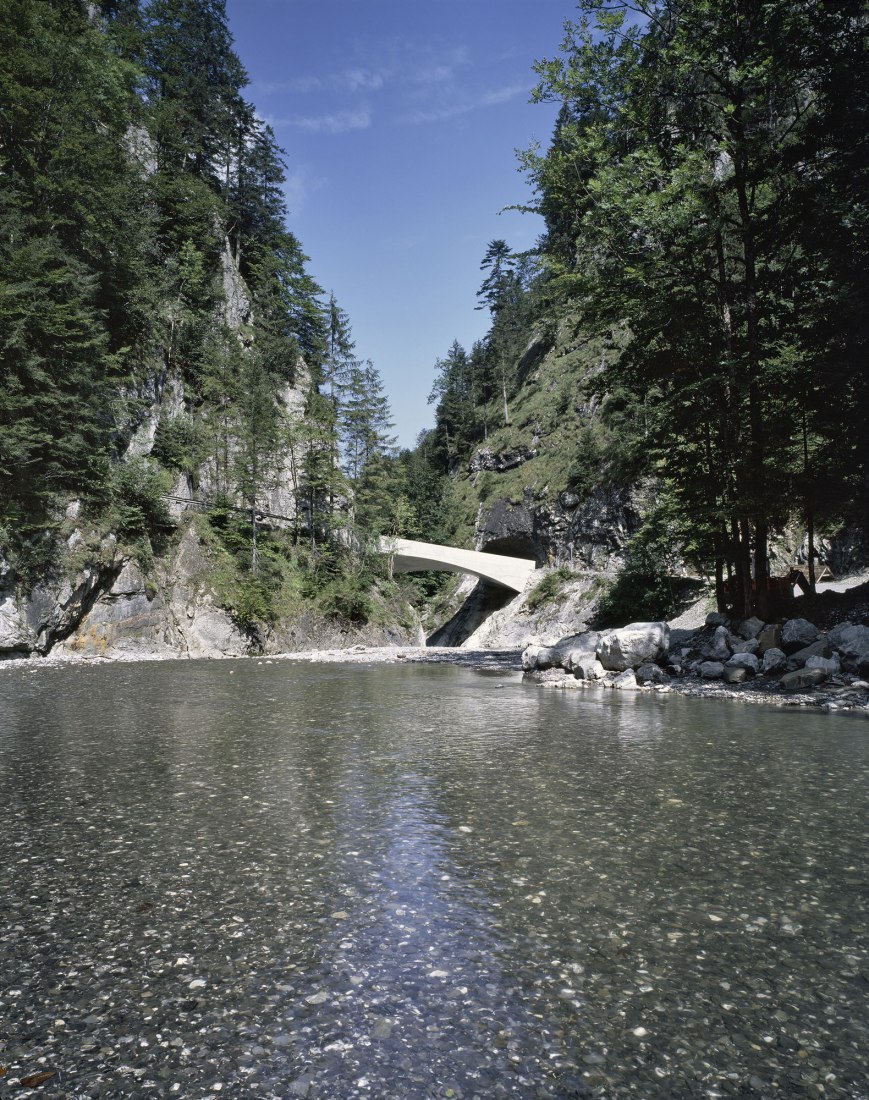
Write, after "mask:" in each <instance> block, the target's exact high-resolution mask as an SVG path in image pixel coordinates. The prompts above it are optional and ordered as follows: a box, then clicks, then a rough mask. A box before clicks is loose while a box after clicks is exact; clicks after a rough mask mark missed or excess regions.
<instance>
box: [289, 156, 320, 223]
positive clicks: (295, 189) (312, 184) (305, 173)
mask: <svg viewBox="0 0 869 1100" xmlns="http://www.w3.org/2000/svg"><path fill="white" fill-rule="evenodd" d="M322 186H323V181H322V180H321V179H317V178H315V177H313V176H312V175H311V172H310V170H309V169H308V168H307V167H306V166H305V165H299V167H297V168H294V169H293V171H292V172H290V173H289V175H287V176H286V177H285V179H284V199H285V200H286V203H287V209H288V210H289V211H290V213H291V214H298V213H299V211H300V210H301V209H302V207H303V206H304V205H305V203H306V201H307V199H308V196H309V195H312V194H313V193H314V192H315V191H319V189H320V188H321V187H322Z"/></svg>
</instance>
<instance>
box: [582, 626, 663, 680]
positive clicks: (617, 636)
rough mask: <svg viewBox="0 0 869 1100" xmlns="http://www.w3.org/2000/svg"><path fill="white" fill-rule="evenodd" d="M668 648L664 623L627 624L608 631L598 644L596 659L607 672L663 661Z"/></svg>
mask: <svg viewBox="0 0 869 1100" xmlns="http://www.w3.org/2000/svg"><path fill="white" fill-rule="evenodd" d="M669 650H670V628H669V626H668V625H667V624H666V623H629V624H628V625H627V626H625V627H622V628H621V629H620V630H612V631H608V632H607V633H606V634H604V635H602V636H601V638H600V641H599V642H598V645H597V659H598V660H599V661H600V663H601V664H602V665H603V667H604V668H605V669H607V670H609V671H610V672H624V671H625V670H626V669H629V668H631V669H633V668H639V667H640V665H644V664H646V663H648V662H650V661H651V662H656V661H661V660H665V659H666V657H667V654H668V653H669Z"/></svg>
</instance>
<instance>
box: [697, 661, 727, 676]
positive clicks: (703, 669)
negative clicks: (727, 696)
mask: <svg viewBox="0 0 869 1100" xmlns="http://www.w3.org/2000/svg"><path fill="white" fill-rule="evenodd" d="M700 675H701V676H702V677H703V679H704V680H720V679H721V677H722V676H723V675H724V665H723V663H722V662H721V661H704V662H703V663H702V664H701V665H700Z"/></svg>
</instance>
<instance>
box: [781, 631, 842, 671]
mask: <svg viewBox="0 0 869 1100" xmlns="http://www.w3.org/2000/svg"><path fill="white" fill-rule="evenodd" d="M832 652H833V650H832V647H831V646H830V643H829V641H828V640H827V638H824V637H822V638H818V640H817V641H815V642H812V644H811V645H807V646H806V647H805V649H798V650H797V651H796V653H792V654H791V655H790V657H788V668H790V669H795V668H802V667H803V665H804V664H805V663H806V661H808V659H809V658H810V657H829V656H830V655H831V654H832Z"/></svg>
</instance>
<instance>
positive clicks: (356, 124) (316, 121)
mask: <svg viewBox="0 0 869 1100" xmlns="http://www.w3.org/2000/svg"><path fill="white" fill-rule="evenodd" d="M273 125H275V126H291V127H293V128H294V129H296V130H302V131H304V132H305V133H307V134H346V133H347V132H348V131H350V130H367V129H368V127H369V126H370V125H371V111H370V110H369V109H368V108H367V107H358V108H353V109H351V110H347V111H332V112H329V113H328V114H323V115H292V116H290V117H289V118H279V119H275V122H274V124H273Z"/></svg>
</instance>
